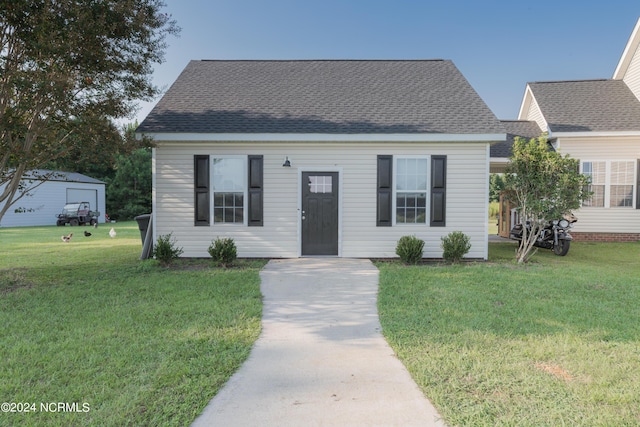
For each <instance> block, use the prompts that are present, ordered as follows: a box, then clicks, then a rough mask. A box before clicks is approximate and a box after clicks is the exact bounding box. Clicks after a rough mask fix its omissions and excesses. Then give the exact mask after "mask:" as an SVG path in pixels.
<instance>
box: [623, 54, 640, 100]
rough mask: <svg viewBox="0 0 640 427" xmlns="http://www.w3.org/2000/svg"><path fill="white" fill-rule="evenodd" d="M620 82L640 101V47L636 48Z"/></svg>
mask: <svg viewBox="0 0 640 427" xmlns="http://www.w3.org/2000/svg"><path fill="white" fill-rule="evenodd" d="M622 81H624V82H625V83H626V84H627V86H629V89H631V92H633V94H634V95H635V96H636V98H638V99H639V100H640V46H639V47H638V48H636V51H635V52H634V54H633V57H632V59H631V62H630V63H629V68H628V69H627V72H626V73H625V75H624V78H623V79H622Z"/></svg>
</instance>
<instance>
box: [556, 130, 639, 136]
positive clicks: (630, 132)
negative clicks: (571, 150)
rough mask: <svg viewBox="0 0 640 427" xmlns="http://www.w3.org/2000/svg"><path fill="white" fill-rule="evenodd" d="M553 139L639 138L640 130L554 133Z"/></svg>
mask: <svg viewBox="0 0 640 427" xmlns="http://www.w3.org/2000/svg"><path fill="white" fill-rule="evenodd" d="M553 136H554V137H555V138H568V137H576V138H577V137H582V138H584V137H598V138H602V137H611V136H632V137H640V130H624V131H590V132H554V133H553Z"/></svg>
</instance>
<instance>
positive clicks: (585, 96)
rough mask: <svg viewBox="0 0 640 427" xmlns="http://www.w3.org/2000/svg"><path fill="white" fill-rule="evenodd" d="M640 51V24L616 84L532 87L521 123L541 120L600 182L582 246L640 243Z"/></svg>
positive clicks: (585, 214)
mask: <svg viewBox="0 0 640 427" xmlns="http://www.w3.org/2000/svg"><path fill="white" fill-rule="evenodd" d="M639 45H640V20H639V21H638V23H637V24H636V27H635V29H634V31H633V34H632V35H631V38H630V39H629V42H628V43H627V46H626V48H625V50H624V53H623V54H622V58H621V59H620V62H619V63H618V66H617V68H616V70H615V73H614V75H613V78H612V79H602V80H582V81H554V82H535V83H529V84H527V88H526V91H525V95H524V99H523V101H522V105H521V108H520V113H519V116H518V118H519V119H521V120H529V121H535V122H536V123H537V124H538V126H539V127H540V129H541V130H542V131H543V132H547V133H548V134H549V138H550V139H551V141H552V143H553V146H554V148H555V149H556V150H558V151H559V152H560V153H562V154H569V155H570V156H571V157H572V158H575V159H578V160H580V170H581V172H582V173H584V174H588V175H589V176H591V179H592V185H591V190H592V191H593V192H594V195H593V197H592V198H591V199H590V200H589V201H586V202H585V203H584V204H583V206H582V207H581V208H580V209H579V210H578V211H576V212H575V215H576V216H577V217H578V222H577V223H576V225H575V228H574V231H573V232H572V235H573V236H574V237H575V238H576V240H607V241H635V240H640V160H639V159H640V50H639V49H638V46H639ZM492 165H493V159H492Z"/></svg>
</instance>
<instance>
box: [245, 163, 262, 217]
mask: <svg viewBox="0 0 640 427" xmlns="http://www.w3.org/2000/svg"><path fill="white" fill-rule="evenodd" d="M262 165H263V156H249V203H248V206H249V226H258V227H261V226H262V225H263V224H264V221H263V197H262V193H263V170H262V169H263V168H262Z"/></svg>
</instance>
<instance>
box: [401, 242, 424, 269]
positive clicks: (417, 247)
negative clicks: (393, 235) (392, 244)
mask: <svg viewBox="0 0 640 427" xmlns="http://www.w3.org/2000/svg"><path fill="white" fill-rule="evenodd" d="M423 248H424V241H422V240H420V239H418V238H417V237H416V236H402V237H401V238H400V240H398V244H397V245H396V254H397V255H398V256H399V257H400V259H401V260H402V262H404V263H405V264H417V263H418V261H420V260H421V259H422V249H423Z"/></svg>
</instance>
